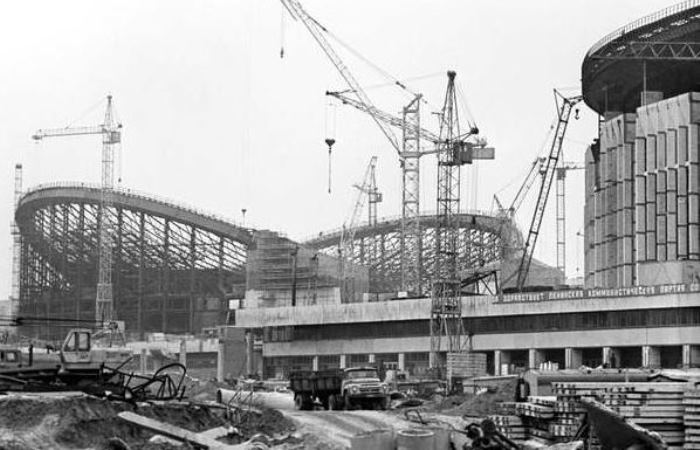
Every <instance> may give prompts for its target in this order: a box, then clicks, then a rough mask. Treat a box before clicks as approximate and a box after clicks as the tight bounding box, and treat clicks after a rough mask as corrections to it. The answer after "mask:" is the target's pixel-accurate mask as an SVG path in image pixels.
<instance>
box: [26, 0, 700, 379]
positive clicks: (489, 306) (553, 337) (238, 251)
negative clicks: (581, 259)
mask: <svg viewBox="0 0 700 450" xmlns="http://www.w3.org/2000/svg"><path fill="white" fill-rule="evenodd" d="M284 3H285V5H286V6H287V7H288V11H289V12H290V13H292V14H293V15H295V17H297V18H299V19H301V21H302V22H303V23H304V25H305V26H307V28H309V31H311V34H312V35H313V36H314V39H316V41H317V42H318V43H319V45H321V47H322V48H323V49H324V51H325V53H326V55H328V56H329V57H330V59H331V60H332V61H333V63H334V64H335V65H336V67H337V68H338V70H339V71H340V73H341V75H342V76H343V78H344V79H345V80H346V81H347V83H348V85H349V87H350V88H351V90H352V92H353V93H354V94H356V97H357V98H355V99H353V98H349V97H348V98H346V97H343V94H340V93H330V94H331V95H334V96H335V97H336V98H339V99H341V100H342V101H343V102H344V103H346V104H349V105H350V106H353V107H355V108H356V109H359V110H360V111H362V112H364V113H368V114H370V115H371V116H372V118H373V119H374V120H375V121H376V122H377V124H378V125H379V126H380V128H381V129H382V132H384V134H385V135H386V136H387V137H388V138H389V141H390V142H391V145H392V146H393V147H394V148H395V149H396V150H397V152H398V157H399V158H398V160H399V162H400V167H401V170H402V177H403V178H402V180H403V196H402V211H401V216H400V217H398V218H385V219H382V218H379V217H377V214H376V202H377V201H378V198H379V197H378V196H377V194H378V193H377V191H376V185H374V184H373V183H371V182H369V181H368V180H371V177H369V178H368V177H367V175H366V177H365V182H363V183H362V185H361V186H360V189H359V193H358V201H357V202H356V210H359V209H361V208H357V205H360V204H361V203H360V200H361V201H363V202H366V203H368V207H369V209H370V214H369V220H368V221H367V222H366V223H361V222H360V221H359V220H358V219H357V217H359V216H358V214H356V211H354V212H353V216H352V217H353V218H352V219H351V221H350V222H349V223H346V224H345V225H344V226H343V227H341V228H339V229H337V230H333V231H329V232H324V233H320V234H319V235H317V236H314V237H313V238H311V239H307V240H305V241H303V242H295V241H293V240H291V239H289V238H287V237H286V236H284V235H283V234H281V233H276V232H272V231H268V230H254V229H251V228H250V227H244V226H240V225H237V224H235V223H233V222H232V221H230V220H226V219H223V218H220V217H217V216H215V215H212V214H208V213H203V212H201V211H197V210H195V209H192V208H188V207H185V206H182V205H179V204H177V203H175V202H171V201H165V200H162V199H159V198H157V197H155V196H151V195H145V194H140V193H135V192H131V191H128V190H119V189H113V190H112V192H111V195H112V196H111V198H110V203H109V204H108V205H107V206H105V203H104V201H103V198H102V194H101V191H100V188H99V187H91V186H85V185H54V186H43V187H39V188H34V189H31V190H29V191H27V192H24V193H23V194H22V195H21V197H19V198H18V203H17V209H16V224H17V230H18V232H17V233H16V236H17V240H16V242H17V248H19V249H21V258H19V259H20V262H19V263H18V266H17V267H18V268H17V272H18V279H19V281H20V282H19V287H18V294H17V295H18V297H19V311H18V316H19V317H23V318H26V319H27V322H26V323H25V329H24V330H23V333H24V334H28V335H34V336H41V337H54V338H55V337H59V336H61V335H62V330H61V328H60V327H59V326H58V325H55V326H54V325H53V322H51V319H52V318H64V319H66V318H74V319H78V320H90V319H94V318H95V314H96V312H95V310H96V302H95V299H96V297H99V296H98V295H97V292H96V286H98V284H99V283H98V281H99V280H100V274H99V267H100V264H99V255H100V242H101V234H100V224H101V223H103V222H101V220H102V219H101V217H103V215H104V214H106V215H108V217H109V221H110V223H112V224H113V232H114V235H113V237H112V238H111V242H112V248H113V251H112V252H111V253H110V254H111V255H112V258H113V267H112V275H111V280H110V281H111V288H112V293H113V299H114V311H115V316H116V318H117V319H118V320H124V321H125V323H126V330H127V333H129V334H131V335H132V336H139V335H143V334H144V333H147V332H151V331H159V332H170V333H200V332H202V331H203V330H206V329H208V328H212V327H216V326H221V325H229V326H234V327H237V328H239V329H245V330H246V331H247V333H248V336H249V339H248V343H249V344H250V345H249V346H248V347H247V348H248V361H249V364H248V366H249V372H257V373H259V374H260V375H262V376H263V377H266V378H269V377H282V376H285V375H286V373H287V372H288V371H289V370H293V369H322V368H330V367H347V366H352V365H358V364H365V363H383V364H384V365H386V366H391V367H396V368H400V369H403V370H407V371H409V372H411V373H413V374H418V375H420V374H424V373H426V371H427V370H428V369H429V368H430V367H442V366H445V364H446V361H447V359H448V353H450V352H454V351H455V350H457V351H463V350H472V351H474V352H478V353H482V354H485V355H486V362H487V367H488V370H489V371H490V372H491V373H495V374H502V373H509V372H511V371H513V370H515V369H517V368H526V367H537V366H538V365H540V364H541V363H543V362H546V361H548V362H551V363H553V364H558V365H559V367H562V368H563V367H567V368H569V367H579V366H581V365H584V364H585V365H588V366H597V365H601V364H609V365H612V366H619V367H640V366H647V367H659V366H662V367H677V366H685V367H688V366H697V365H700V339H699V338H698V336H700V307H699V306H698V302H697V296H698V295H700V294H699V293H700V283H698V281H697V280H696V277H697V276H698V275H697V273H700V264H698V263H697V261H698V260H699V259H700V247H699V246H700V209H699V208H700V206H699V201H700V200H699V199H700V180H699V179H698V167H699V166H698V164H699V162H698V160H699V158H700V156H699V155H700V134H699V133H700V131H699V125H700V109H699V108H698V106H699V105H700V94H697V93H696V92H695V91H697V90H698V89H700V87H699V86H698V85H697V82H696V80H697V79H698V76H697V75H698V73H697V72H698V71H700V63H699V62H698V54H699V53H700V48H698V46H697V44H695V42H698V39H697V37H698V36H697V34H698V32H697V31H696V30H697V25H698V23H699V22H700V6H698V5H695V4H682V5H679V6H676V7H672V8H669V9H667V10H664V11H660V12H659V13H656V14H654V15H652V16H649V17H645V18H642V19H640V20H638V21H636V22H633V23H631V24H629V25H627V26H625V27H623V28H622V29H620V30H617V31H615V32H614V33H612V34H610V35H609V36H606V37H605V38H603V39H602V40H601V41H600V42H599V43H597V44H595V45H594V46H593V47H592V48H591V50H590V51H589V52H588V54H587V55H586V56H585V58H584V62H583V69H582V70H583V74H582V78H583V96H582V97H580V98H578V97H577V98H561V100H562V101H561V103H560V105H561V109H560V110H559V125H558V128H557V133H556V135H555V137H554V140H553V143H552V147H551V152H550V154H549V156H548V157H544V158H543V159H542V160H541V161H540V164H541V165H540V167H541V169H538V170H542V171H543V172H544V174H545V176H543V177H541V178H540V177H538V176H537V173H538V172H537V171H535V172H533V173H535V176H534V177H533V178H532V183H535V182H537V181H538V180H539V181H540V182H541V186H540V189H539V193H538V203H537V207H536V211H535V213H534V217H533V220H532V224H531V226H530V229H529V230H527V234H526V233H524V232H523V231H521V230H519V229H518V227H517V226H516V225H515V223H514V221H513V215H512V211H510V210H509V209H508V208H501V209H500V210H497V211H495V212H483V211H462V210H460V208H459V205H460V199H459V182H460V178H459V177H460V174H459V166H461V165H463V164H468V163H472V162H476V161H472V160H478V159H490V158H493V149H490V152H489V151H488V150H489V149H488V147H486V144H485V143H484V142H480V141H478V139H476V135H478V133H477V132H476V131H477V127H475V126H473V125H472V124H470V126H467V127H465V129H464V130H461V131H460V130H459V121H458V120H457V117H455V116H456V114H455V111H457V110H458V108H457V107H456V102H455V101H454V100H451V97H450V92H452V93H454V84H453V82H454V77H455V75H454V73H451V74H450V75H448V76H449V81H448V89H447V94H448V95H446V101H445V106H444V108H443V112H442V114H441V117H442V122H441V126H440V127H441V128H440V131H439V132H431V131H430V130H425V129H423V128H421V127H420V120H419V119H418V118H419V115H418V114H419V111H418V109H419V105H420V101H413V102H411V103H410V104H409V105H407V106H406V107H404V108H403V110H402V115H401V116H400V117H394V116H392V115H389V114H386V113H383V112H382V111H380V110H378V109H377V108H376V107H375V106H374V105H373V104H372V103H371V100H370V99H369V97H368V96H367V95H366V94H365V93H364V91H363V90H362V88H361V86H359V85H358V84H357V82H356V80H355V79H354V78H353V77H352V75H351V74H349V72H347V67H346V66H345V65H344V64H342V61H340V63H339V62H338V61H339V60H336V59H334V58H335V57H334V55H335V54H334V53H333V50H332V47H330V44H329V42H328V41H327V40H325V38H324V30H323V29H322V28H319V27H320V25H319V24H318V22H317V21H315V20H313V19H312V18H310V16H308V15H307V14H306V12H305V11H304V10H303V9H302V8H301V6H300V5H299V3H298V2H297V1H294V0H285V2H284ZM336 56H337V55H336ZM415 98H416V99H420V95H416V97H415ZM580 100H583V101H585V102H586V104H587V105H588V106H590V107H591V108H592V109H593V110H594V111H596V112H597V113H599V114H600V116H601V118H602V119H603V120H602V121H601V125H600V132H599V136H598V139H597V140H596V141H595V142H594V143H593V144H592V145H591V147H590V148H589V150H588V151H587V152H586V155H585V161H586V164H585V169H586V186H585V189H586V204H585V248H586V250H585V289H571V288H568V287H567V286H564V283H565V280H564V274H563V271H562V270H559V269H557V268H553V267H549V266H547V265H545V264H543V263H541V262H538V261H536V260H534V259H532V254H533V250H534V248H535V244H536V242H537V237H538V234H539V227H540V225H541V220H542V215H543V214H544V212H545V206H546V204H547V198H548V196H549V190H550V187H551V185H552V183H553V180H554V178H555V174H556V173H557V172H556V171H557V170H561V169H562V168H563V166H564V164H565V163H564V162H563V161H560V160H559V154H560V152H561V145H562V141H563V137H564V133H565V131H566V124H567V122H568V114H569V113H570V112H571V109H572V106H573V105H574V104H575V102H577V101H580ZM448 113H449V114H448ZM450 114H452V116H450ZM450 117H452V118H451V119H450ZM392 127H393V128H392ZM392 129H398V133H399V134H398V136H399V137H396V135H394V134H393V131H391V130H392ZM426 142H427V143H430V144H434V146H435V148H437V150H435V149H434V148H433V147H430V148H427V149H426V148H423V147H421V145H424V144H425V143H426ZM328 145H329V150H330V146H332V140H330V139H329V140H328ZM436 153H437V155H438V158H437V159H438V174H439V175H438V183H437V188H438V193H437V194H438V195H437V198H438V205H437V206H438V208H437V211H436V212H434V213H426V212H425V211H424V210H421V208H420V205H419V200H418V199H419V198H420V195H418V194H419V183H418V180H419V176H418V173H419V168H420V165H419V158H420V157H422V156H425V155H435V154H436ZM433 158H434V156H433ZM533 167H534V166H533ZM368 173H369V172H368ZM562 198H563V197H562ZM550 203H551V202H550ZM373 208H374V209H373ZM510 209H512V207H511V208H510ZM550 209H551V208H550ZM694 261H695V262H694ZM558 265H559V264H558ZM696 268H697V269H696ZM504 292H505V293H504ZM42 320H43V321H44V322H41V321H42ZM29 322H31V325H30V324H29ZM436 324H437V325H438V326H437V327H436ZM436 330H438V331H436ZM443 332H444V337H445V341H443V343H442V347H441V346H440V345H441V344H440V343H439V340H438V345H437V346H436V339H435V337H436V334H437V335H442V334H443ZM455 337H456V340H455ZM254 342H256V343H257V345H253V343H254Z"/></svg>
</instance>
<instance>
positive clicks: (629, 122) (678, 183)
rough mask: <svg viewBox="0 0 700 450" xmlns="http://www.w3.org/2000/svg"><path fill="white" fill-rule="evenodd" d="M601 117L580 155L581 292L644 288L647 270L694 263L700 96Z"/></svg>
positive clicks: (699, 209)
mask: <svg viewBox="0 0 700 450" xmlns="http://www.w3.org/2000/svg"><path fill="white" fill-rule="evenodd" d="M654 94H655V95H649V96H647V97H648V100H649V101H652V100H653V101H655V102H654V103H648V104H645V105H644V106H640V107H639V108H638V109H637V111H636V113H635V114H615V113H609V114H606V119H605V122H604V123H603V124H602V125H601V128H600V145H599V148H598V147H595V146H594V147H592V148H590V149H589V151H588V152H587V154H586V182H585V191H586V204H585V207H584V208H585V212H584V216H585V217H584V226H585V236H584V244H585V254H584V257H585V263H584V266H585V273H586V280H585V286H586V287H587V288H593V287H606V288H609V287H623V286H632V285H649V284H653V283H654V280H652V279H649V278H646V275H653V273H652V272H650V271H645V272H644V274H645V277H641V276H640V271H639V270H640V265H641V264H644V263H647V262H663V261H676V260H688V259H690V260H695V259H700V171H699V169H698V164H699V157H700V129H699V126H700V94H698V93H687V94H683V95H680V96H677V97H674V98H669V99H666V100H661V93H654Z"/></svg>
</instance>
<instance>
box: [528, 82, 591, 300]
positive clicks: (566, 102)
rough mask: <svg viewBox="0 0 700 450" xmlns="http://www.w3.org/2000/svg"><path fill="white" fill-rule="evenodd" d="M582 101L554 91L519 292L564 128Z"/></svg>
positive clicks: (547, 193)
mask: <svg viewBox="0 0 700 450" xmlns="http://www.w3.org/2000/svg"><path fill="white" fill-rule="evenodd" d="M582 99H583V97H581V96H573V97H564V96H563V95H562V94H560V93H559V92H558V91H557V90H554V100H555V102H556V104H557V114H558V120H557V125H556V130H555V132H554V138H553V139H552V146H551V148H550V151H549V156H548V157H547V158H546V159H545V161H544V162H543V163H542V167H543V169H542V170H543V175H542V184H541V185H540V191H539V194H538V196H537V204H536V205H535V212H534V214H533V216H532V221H531V223H530V230H529V232H528V235H527V240H526V241H525V248H524V249H523V256H522V258H521V260H520V265H519V267H518V272H517V274H518V278H517V287H518V289H519V290H522V289H523V287H524V286H525V282H526V280H527V276H528V272H529V271H530V263H531V262H532V255H533V253H534V250H535V244H536V243H537V237H538V236H539V232H540V227H541V225H542V218H543V216H544V211H545V207H546V206H547V199H548V198H549V191H550V190H551V188H552V182H553V181H554V175H555V172H556V167H557V164H558V163H559V157H560V154H561V148H562V145H563V142H564V136H565V135H566V128H567V126H568V124H569V118H570V116H571V110H572V109H573V107H574V106H575V105H576V104H577V103H578V102H580V101H581V100H582Z"/></svg>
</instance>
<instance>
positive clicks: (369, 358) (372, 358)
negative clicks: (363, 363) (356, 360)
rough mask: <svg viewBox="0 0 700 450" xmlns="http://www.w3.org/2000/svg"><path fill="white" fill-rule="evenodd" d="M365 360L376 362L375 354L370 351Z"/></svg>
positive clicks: (371, 362)
mask: <svg viewBox="0 0 700 450" xmlns="http://www.w3.org/2000/svg"><path fill="white" fill-rule="evenodd" d="M367 361H368V362H369V363H370V364H374V363H375V362H377V355H375V354H374V353H370V354H369V357H368V360H367Z"/></svg>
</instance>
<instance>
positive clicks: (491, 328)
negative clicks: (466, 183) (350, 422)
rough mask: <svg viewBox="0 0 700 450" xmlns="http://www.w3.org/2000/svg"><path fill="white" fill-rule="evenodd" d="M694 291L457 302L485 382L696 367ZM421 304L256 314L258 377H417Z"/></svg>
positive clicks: (245, 320) (422, 360) (424, 329)
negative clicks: (564, 371)
mask: <svg viewBox="0 0 700 450" xmlns="http://www.w3.org/2000/svg"><path fill="white" fill-rule="evenodd" d="M699 296H700V285H698V284H693V285H668V286H656V287H641V288H632V289H602V290H579V291H562V292H541V293H530V294H511V295H505V296H503V297H501V298H499V297H488V296H478V297H466V298H463V299H462V308H463V312H464V319H463V320H464V326H465V330H467V332H469V333H472V334H473V336H472V339H471V340H472V345H473V349H474V351H476V352H483V353H486V355H487V362H488V370H489V372H490V373H493V374H503V373H510V372H513V371H514V370H517V369H525V368H536V367H538V366H539V364H540V363H542V362H545V361H550V362H553V363H557V364H558V365H559V367H561V368H564V367H566V368H578V367H580V366H581V365H587V366H594V367H595V366H599V365H601V364H605V363H607V364H609V365H611V366H613V367H642V366H646V367H666V368H676V367H698V366H700V302H698V297H699ZM429 318H430V300H429V299H411V300H394V301H386V302H375V303H355V304H337V305H317V306H304V307H282V308H257V309H249V310H241V311H239V313H238V315H237V319H236V325H237V326H239V327H245V328H250V329H259V328H261V326H262V330H263V332H262V338H263V343H262V348H261V350H262V353H261V354H260V353H259V354H257V355H249V357H251V356H252V357H253V358H262V361H263V363H262V366H263V373H262V375H263V376H264V377H271V378H274V377H283V376H285V375H286V374H287V373H288V372H289V371H290V370H295V369H309V370H310V369H318V368H330V367H346V366H351V365H357V364H365V363H372V362H374V363H379V362H380V361H381V362H382V363H383V364H384V365H389V366H394V367H397V368H401V369H404V370H407V371H408V372H409V373H411V374H413V375H415V376H421V375H423V374H425V373H426V371H427V368H428V352H429V350H430V333H429Z"/></svg>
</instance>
